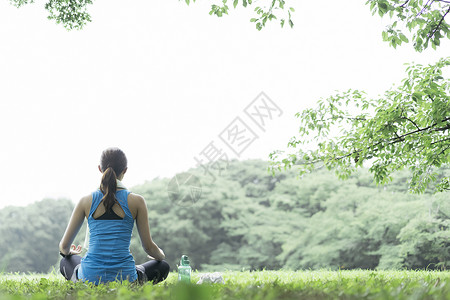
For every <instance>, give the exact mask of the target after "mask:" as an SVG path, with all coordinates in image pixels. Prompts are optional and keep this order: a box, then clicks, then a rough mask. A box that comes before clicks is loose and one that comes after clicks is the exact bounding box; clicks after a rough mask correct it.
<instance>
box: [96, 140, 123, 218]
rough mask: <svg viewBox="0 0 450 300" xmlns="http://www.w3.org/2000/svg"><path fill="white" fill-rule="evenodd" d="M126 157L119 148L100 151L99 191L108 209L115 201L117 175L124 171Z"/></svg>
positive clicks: (107, 209)
mask: <svg viewBox="0 0 450 300" xmlns="http://www.w3.org/2000/svg"><path fill="white" fill-rule="evenodd" d="M126 168H127V157H126V156H125V153H123V151H122V150H120V149H119V148H108V149H106V150H104V151H103V152H102V156H101V157H100V170H101V171H102V172H103V176H102V182H101V183H100V191H101V192H102V193H103V198H102V201H103V205H104V206H105V209H106V211H109V210H110V209H111V208H112V207H113V206H114V204H115V203H118V201H117V199H116V191H117V175H119V176H121V174H122V173H123V172H124V171H126Z"/></svg>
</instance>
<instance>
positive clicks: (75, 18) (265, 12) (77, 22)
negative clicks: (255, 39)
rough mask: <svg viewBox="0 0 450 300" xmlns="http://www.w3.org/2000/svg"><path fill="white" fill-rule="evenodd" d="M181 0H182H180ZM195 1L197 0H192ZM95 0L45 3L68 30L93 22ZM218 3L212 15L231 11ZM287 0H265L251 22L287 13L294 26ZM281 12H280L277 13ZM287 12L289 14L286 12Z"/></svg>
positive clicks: (248, 2) (20, 1) (19, 0)
mask: <svg viewBox="0 0 450 300" xmlns="http://www.w3.org/2000/svg"><path fill="white" fill-rule="evenodd" d="M178 1H180V0H178ZM10 2H11V3H12V4H13V5H14V6H16V7H21V6H23V5H25V4H29V3H34V0H10ZM185 2H186V4H187V5H189V4H190V2H191V1H190V0H185ZM192 2H195V0H192ZM92 3H93V0H48V2H47V3H46V4H45V9H46V10H47V11H48V12H49V16H48V19H50V20H55V22H56V23H57V24H62V25H63V26H64V27H65V28H66V29H67V30H72V29H83V27H84V26H85V25H86V24H87V23H88V22H91V21H92V20H91V16H90V15H89V13H88V11H87V7H88V5H89V4H92ZM217 3H218V4H211V10H210V12H209V14H210V15H215V16H217V17H222V16H223V15H227V14H228V11H229V6H228V4H227V3H228V1H227V0H222V1H217ZM239 3H240V4H241V5H242V7H244V8H246V7H250V6H252V4H253V1H252V0H233V4H232V5H233V7H234V8H236V7H237V6H238V5H239ZM285 4H286V1H285V0H276V1H275V0H264V2H263V3H262V4H261V5H260V6H256V7H255V9H254V11H255V12H256V16H255V17H254V18H251V19H250V22H254V23H255V24H256V28H257V29H258V30H261V29H262V28H263V27H264V26H265V25H266V22H267V21H272V20H275V19H277V20H278V18H277V15H278V17H279V15H280V14H282V13H285V16H282V17H281V19H280V25H281V27H283V26H284V24H285V22H286V20H287V22H288V24H289V26H290V27H293V26H294V22H293V21H292V19H291V13H292V12H294V11H295V10H294V8H293V7H289V8H287V7H285ZM276 12H279V13H276ZM286 12H287V14H286Z"/></svg>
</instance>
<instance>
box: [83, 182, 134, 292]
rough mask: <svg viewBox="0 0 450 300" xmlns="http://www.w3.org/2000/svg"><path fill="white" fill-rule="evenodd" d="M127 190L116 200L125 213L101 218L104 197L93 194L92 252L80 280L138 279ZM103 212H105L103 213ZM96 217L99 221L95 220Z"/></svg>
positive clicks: (103, 215)
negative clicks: (132, 250) (131, 247)
mask: <svg viewBox="0 0 450 300" xmlns="http://www.w3.org/2000/svg"><path fill="white" fill-rule="evenodd" d="M129 194H130V192H129V191H128V190H126V189H122V190H118V191H117V192H116V199H117V201H118V202H119V204H120V207H121V209H122V210H123V213H119V214H117V213H112V212H108V211H107V212H105V213H103V214H101V215H100V216H98V214H97V213H96V211H97V209H98V210H99V211H100V210H102V209H103V207H99V206H102V198H103V196H104V195H103V193H102V192H101V191H100V190H97V191H95V192H94V193H92V204H91V205H90V211H89V215H88V225H89V233H90V241H89V250H88V253H87V254H86V256H85V257H84V258H83V259H82V261H81V267H80V269H79V271H78V277H79V278H80V279H83V280H88V281H89V282H94V283H96V284H97V283H99V282H100V281H101V282H108V281H114V280H116V279H119V280H124V279H128V280H129V281H134V280H136V278H137V274H136V268H135V261H134V259H133V256H132V255H131V253H130V240H131V233H132V230H133V225H134V217H133V214H132V213H131V211H130V209H129V207H128V195H129ZM103 211H104V209H103ZM94 215H95V216H96V218H94Z"/></svg>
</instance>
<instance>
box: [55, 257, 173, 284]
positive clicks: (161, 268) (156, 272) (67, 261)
mask: <svg viewBox="0 0 450 300" xmlns="http://www.w3.org/2000/svg"><path fill="white" fill-rule="evenodd" d="M80 263H81V256H79V255H71V256H66V257H64V258H63V259H61V262H60V264H59V270H60V272H61V274H62V275H63V276H64V278H66V279H67V280H72V279H73V278H75V279H78V278H77V277H76V275H78V268H79V265H80ZM74 271H76V272H77V274H75V276H73V275H74V274H73V273H74ZM169 271H170V267H169V264H168V263H167V262H166V261H165V260H162V261H157V260H150V261H147V262H145V263H143V264H142V265H136V272H137V275H138V281H139V282H140V283H144V282H146V281H153V284H157V283H158V282H161V281H163V280H165V279H166V278H167V275H169ZM72 277H73V278H72Z"/></svg>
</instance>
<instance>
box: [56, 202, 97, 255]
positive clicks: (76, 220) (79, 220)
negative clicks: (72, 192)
mask: <svg viewBox="0 0 450 300" xmlns="http://www.w3.org/2000/svg"><path fill="white" fill-rule="evenodd" d="M89 200H91V202H92V196H91V195H89V196H86V197H83V198H81V200H80V201H79V202H78V204H77V205H76V206H75V208H74V210H73V212H72V216H71V217H70V221H69V224H68V225H67V228H66V232H64V235H63V237H62V239H61V242H59V251H60V252H61V253H62V254H64V255H69V254H80V253H79V252H81V251H77V250H75V249H73V250H71V249H70V246H71V245H72V242H73V240H74V239H75V237H76V235H77V233H78V231H80V228H81V226H82V225H83V221H84V218H85V217H86V204H87V203H88V201H89ZM80 250H81V249H80Z"/></svg>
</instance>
